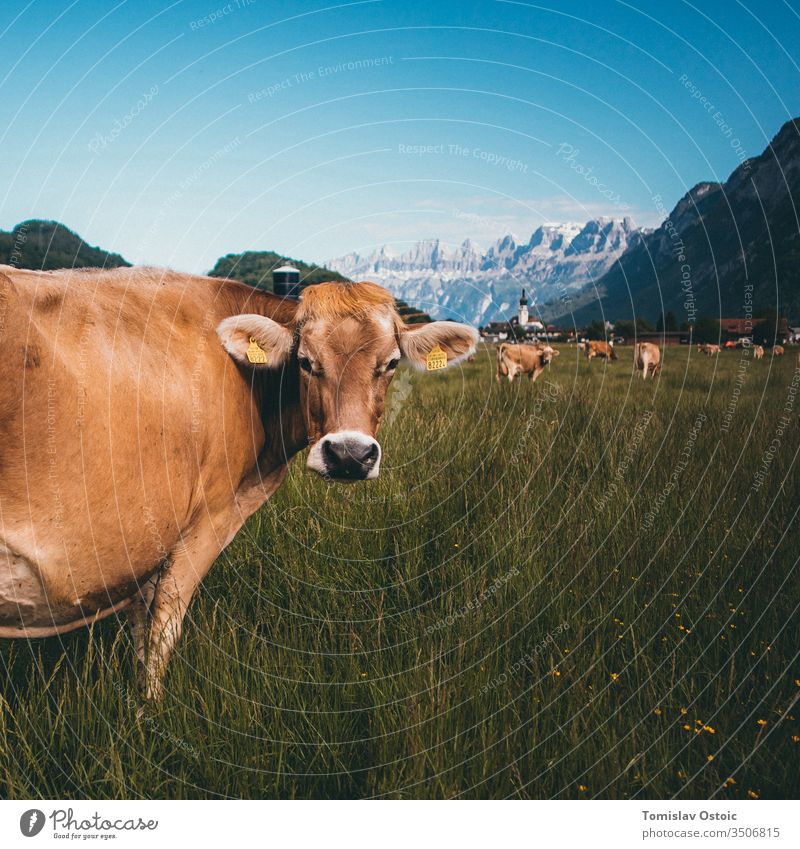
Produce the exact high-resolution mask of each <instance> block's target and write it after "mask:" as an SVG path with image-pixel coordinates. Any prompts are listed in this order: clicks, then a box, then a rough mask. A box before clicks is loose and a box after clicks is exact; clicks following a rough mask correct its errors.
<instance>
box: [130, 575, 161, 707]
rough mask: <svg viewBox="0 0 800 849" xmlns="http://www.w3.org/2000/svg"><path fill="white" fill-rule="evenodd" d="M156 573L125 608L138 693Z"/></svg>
mask: <svg viewBox="0 0 800 849" xmlns="http://www.w3.org/2000/svg"><path fill="white" fill-rule="evenodd" d="M157 584H158V573H156V574H155V575H154V576H153V577H152V578H150V580H149V581H146V582H145V583H144V584H142V586H141V587H140V588H139V590H138V592H137V593H136V595H135V596H134V598H133V600H132V601H131V603H130V604H129V605H128V606H127V607H126V608H125V612H126V614H127V615H128V625H129V626H130V629H131V637H132V639H133V648H134V651H135V652H136V684H137V686H138V688H139V691H140V692H143V691H144V688H145V683H146V679H145V668H146V667H145V661H146V659H147V633H148V626H149V624H150V606H151V605H152V603H153V597H154V596H155V593H156V585H157Z"/></svg>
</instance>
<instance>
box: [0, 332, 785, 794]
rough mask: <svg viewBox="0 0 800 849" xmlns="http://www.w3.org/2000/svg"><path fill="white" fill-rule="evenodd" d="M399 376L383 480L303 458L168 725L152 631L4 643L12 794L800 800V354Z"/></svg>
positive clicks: (2, 696) (197, 647) (570, 359)
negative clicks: (155, 679)
mask: <svg viewBox="0 0 800 849" xmlns="http://www.w3.org/2000/svg"><path fill="white" fill-rule="evenodd" d="M618 351H619V355H620V359H619V361H617V362H614V363H612V364H608V365H607V364H604V363H602V362H598V361H594V362H593V363H591V365H587V364H586V362H585V361H584V360H583V359H582V358H579V357H578V352H577V351H576V350H575V348H574V347H573V348H570V347H567V346H564V347H562V348H561V356H560V357H558V358H557V359H556V360H555V362H554V364H553V366H552V367H551V368H550V369H549V370H548V371H546V372H545V373H544V374H543V375H542V377H541V378H540V379H539V381H538V382H537V383H535V384H531V383H529V382H528V381H527V380H526V379H523V380H517V381H516V382H515V383H514V384H513V385H509V384H508V382H507V381H505V380H504V381H503V382H502V383H497V382H496V381H495V379H494V370H495V364H494V358H493V352H492V351H491V350H487V349H483V350H481V351H479V353H478V356H477V357H476V360H475V361H474V362H472V363H468V364H465V365H464V367H463V368H458V367H456V368H454V369H451V370H449V371H447V372H439V373H432V374H429V375H424V374H418V373H416V372H410V371H405V370H403V371H401V373H400V374H399V375H398V376H397V377H396V378H395V383H394V384H393V387H392V390H391V393H390V399H389V407H388V415H387V421H386V423H385V427H384V428H383V429H382V432H381V442H382V445H383V450H384V460H383V471H382V474H381V477H380V479H379V480H377V481H373V482H369V483H366V484H359V485H354V486H350V487H347V486H344V485H339V484H335V485H331V484H326V483H325V482H324V481H322V480H321V479H319V478H317V477H316V476H312V475H311V474H310V473H308V472H306V471H305V469H304V468H303V463H302V462H298V463H295V464H294V466H293V468H292V471H291V473H290V475H289V478H288V480H287V482H286V483H285V484H284V486H283V487H282V488H281V489H280V490H279V492H278V494H277V495H276V496H275V497H274V498H273V499H272V500H271V501H270V502H268V504H267V505H266V506H265V507H264V508H262V509H261V510H260V511H259V512H258V513H257V514H256V515H255V516H253V517H252V519H251V520H250V521H248V523H247V524H246V526H245V527H244V528H243V530H242V531H241V532H240V534H239V536H238V537H237V538H236V540H235V541H234V542H233V543H232V544H231V546H230V547H229V548H228V549H227V550H226V551H225V552H224V553H223V555H222V556H221V557H220V559H219V561H218V562H217V564H216V565H215V567H214V568H213V569H212V571H211V573H210V575H209V577H208V579H207V580H206V582H205V584H204V585H203V587H202V589H201V592H200V594H199V596H198V597H197V599H196V600H195V602H194V605H193V606H192V608H191V609H190V613H189V616H188V618H187V623H186V628H185V632H184V636H183V639H182V641H181V643H180V645H179V648H178V650H177V653H176V655H175V657H174V659H173V661H172V665H171V667H170V670H169V673H168V678H167V692H166V695H165V698H164V700H163V702H162V703H161V704H160V705H158V706H157V707H155V708H152V709H150V710H149V711H148V712H147V713H145V714H144V715H143V716H141V717H138V716H137V709H138V706H139V703H138V700H137V696H136V692H135V688H134V686H133V682H134V673H133V663H132V649H131V645H130V639H129V637H128V634H127V631H126V629H125V628H121V627H119V625H120V623H119V622H117V621H106V622H103V623H100V624H99V625H97V626H95V627H94V629H93V631H92V632H91V633H88V632H85V631H84V632H74V633H72V634H69V635H66V636H64V637H62V638H57V639H51V640H47V641H35V642H30V643H26V642H23V641H18V642H13V641H0V660H1V661H2V666H0V676H2V680H0V796H2V797H10V798H23V797H24V798H29V797H42V796H44V797H70V798H80V797H88V798H93V797H100V798H104V797H109V798H116V797H125V798H129V797H150V798H183V797H190V798H197V797H201V798H205V797H246V798H309V797H313V798H368V797H388V798H451V797H467V798H505V797H511V798H535V799H542V798H592V797H600V798H648V799H652V798H671V797H678V798H709V797H713V798H716V799H723V800H724V799H747V798H755V797H758V798H762V799H767V798H786V797H792V798H796V797H797V796H798V790H800V776H799V774H798V772H799V771H798V763H800V758H798V754H800V742H799V741H800V719H798V718H797V717H798V713H800V706H798V705H797V700H798V696H800V665H799V664H798V646H799V645H800V639H798V634H800V616H799V615H798V600H800V582H799V581H798V567H797V561H798V523H797V511H798V507H800V482H798V475H797V474H796V467H797V457H798V450H799V449H800V428H799V427H798V413H800V400H799V399H797V398H796V395H795V393H796V392H797V390H798V388H799V387H800V372H797V371H796V358H795V353H794V350H793V349H789V350H788V355H787V356H785V357H783V358H780V359H775V360H773V359H772V358H771V357H770V355H769V352H768V353H767V356H766V357H765V359H764V360H763V361H760V362H755V361H753V360H752V359H751V358H750V356H749V353H748V352H743V351H725V352H723V353H722V354H721V355H720V356H719V357H718V358H714V359H711V360H709V359H706V358H705V357H703V356H701V355H699V354H698V353H697V352H696V351H694V350H691V351H690V350H689V349H688V348H686V347H680V348H679V347H675V348H669V349H668V350H667V351H666V355H665V361H664V368H663V373H662V375H661V377H660V379H658V380H655V381H649V380H648V381H647V382H643V381H641V380H639V379H638V378H636V379H634V378H633V377H632V371H631V361H632V349H631V348H624V347H623V348H618Z"/></svg>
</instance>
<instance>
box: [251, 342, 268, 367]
mask: <svg viewBox="0 0 800 849" xmlns="http://www.w3.org/2000/svg"><path fill="white" fill-rule="evenodd" d="M247 359H248V360H249V361H250V362H251V363H265V362H266V361H267V353H266V351H265V350H264V349H263V348H262V347H261V346H260V345H259V344H258V342H256V340H255V339H253V337H252V336H251V337H250V347H249V348H248V349H247Z"/></svg>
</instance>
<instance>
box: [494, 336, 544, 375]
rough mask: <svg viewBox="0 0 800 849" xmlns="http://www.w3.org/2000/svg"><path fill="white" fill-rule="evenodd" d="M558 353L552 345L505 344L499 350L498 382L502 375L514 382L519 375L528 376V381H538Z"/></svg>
mask: <svg viewBox="0 0 800 849" xmlns="http://www.w3.org/2000/svg"><path fill="white" fill-rule="evenodd" d="M557 356H558V351H556V350H555V349H554V348H552V347H551V346H550V345H509V344H507V343H505V342H504V343H503V344H502V345H501V346H500V347H499V348H498V349H497V380H500V377H501V375H503V376H506V377H508V382H509V383H511V382H513V380H514V378H515V377H516V376H517V375H518V374H527V375H528V380H530V381H536V379H537V378H538V377H539V375H540V374H541V373H542V372H543V371H544V369H545V366H548V365H550V363H551V362H552V361H553V358H554V357H557Z"/></svg>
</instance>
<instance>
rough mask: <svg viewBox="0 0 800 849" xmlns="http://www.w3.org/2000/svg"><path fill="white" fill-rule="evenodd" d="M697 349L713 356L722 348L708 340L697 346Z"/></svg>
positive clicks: (708, 355)
mask: <svg viewBox="0 0 800 849" xmlns="http://www.w3.org/2000/svg"><path fill="white" fill-rule="evenodd" d="M697 350H698V351H701V352H702V353H704V354H705V355H706V356H707V357H713V356H714V355H715V354H718V353H719V352H720V351H721V350H722V348H721V347H720V346H719V345H712V344H711V343H710V342H705V343H702V344H700V345H698V346H697Z"/></svg>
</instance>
